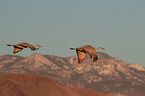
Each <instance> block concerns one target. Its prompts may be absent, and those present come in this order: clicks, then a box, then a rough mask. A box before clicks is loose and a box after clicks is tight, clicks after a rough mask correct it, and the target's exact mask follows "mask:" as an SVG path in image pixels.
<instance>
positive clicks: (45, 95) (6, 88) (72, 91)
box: [0, 74, 109, 96]
mask: <svg viewBox="0 0 145 96" xmlns="http://www.w3.org/2000/svg"><path fill="white" fill-rule="evenodd" d="M0 96H109V95H105V94H103V93H101V92H98V91H96V90H93V89H86V88H76V87H68V86H66V85H63V84H60V83H58V82H56V81H55V80H52V79H50V78H47V77H44V76H40V75H28V74H27V75H26V74H25V75H24V74H8V75H4V76H1V77H0Z"/></svg>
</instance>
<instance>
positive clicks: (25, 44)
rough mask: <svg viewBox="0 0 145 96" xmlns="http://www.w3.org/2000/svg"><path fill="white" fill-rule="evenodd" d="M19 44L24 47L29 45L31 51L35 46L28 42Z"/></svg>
mask: <svg viewBox="0 0 145 96" xmlns="http://www.w3.org/2000/svg"><path fill="white" fill-rule="evenodd" d="M19 45H20V46H23V47H25V48H27V47H29V48H30V49H31V50H33V51H34V50H36V48H35V47H34V46H33V45H31V44H29V43H20V44H19Z"/></svg>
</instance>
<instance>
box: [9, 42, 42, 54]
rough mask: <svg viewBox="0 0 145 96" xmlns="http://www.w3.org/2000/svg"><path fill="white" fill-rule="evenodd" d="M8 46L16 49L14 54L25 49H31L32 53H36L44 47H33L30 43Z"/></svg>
mask: <svg viewBox="0 0 145 96" xmlns="http://www.w3.org/2000/svg"><path fill="white" fill-rule="evenodd" d="M7 46H13V47H14V51H13V53H18V52H20V51H22V50H23V49H24V48H30V49H31V50H32V51H36V50H38V49H39V47H42V46H40V45H35V46H33V45H31V44H29V43H19V44H15V45H11V44H7Z"/></svg>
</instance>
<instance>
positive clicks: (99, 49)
mask: <svg viewBox="0 0 145 96" xmlns="http://www.w3.org/2000/svg"><path fill="white" fill-rule="evenodd" d="M94 49H99V50H103V49H104V48H101V47H97V48H96V47H94Z"/></svg>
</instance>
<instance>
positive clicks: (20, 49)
mask: <svg viewBox="0 0 145 96" xmlns="http://www.w3.org/2000/svg"><path fill="white" fill-rule="evenodd" d="M22 50H23V48H17V47H14V51H13V53H18V52H20V51H22Z"/></svg>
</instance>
